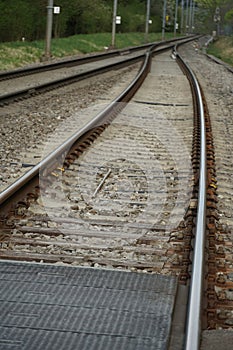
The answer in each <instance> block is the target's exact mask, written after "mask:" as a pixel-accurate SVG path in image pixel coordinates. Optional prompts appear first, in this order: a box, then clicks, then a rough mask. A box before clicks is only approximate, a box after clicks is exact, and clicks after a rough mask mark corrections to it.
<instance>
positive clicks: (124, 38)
mask: <svg viewBox="0 0 233 350" xmlns="http://www.w3.org/2000/svg"><path fill="white" fill-rule="evenodd" d="M172 37H173V34H172V33H167V34H166V38H165V39H170V38H172ZM144 39H145V35H144V33H117V34H116V38H115V44H116V48H119V49H121V48H125V47H129V46H136V45H140V44H143V43H144ZM160 40H161V33H149V35H148V41H149V42H154V41H160ZM111 41H112V34H111V33H99V34H80V35H75V36H71V37H68V38H59V39H52V42H51V52H52V56H53V57H54V58H59V57H60V58H61V57H65V56H71V55H77V54H86V53H91V52H101V51H104V50H105V47H109V46H110V45H111ZM44 50H45V42H44V41H33V42H27V41H25V42H11V43H0V70H10V69H14V68H18V67H23V66H26V65H29V64H33V63H38V62H40V60H41V58H42V56H43V54H44Z"/></svg>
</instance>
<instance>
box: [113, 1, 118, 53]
mask: <svg viewBox="0 0 233 350" xmlns="http://www.w3.org/2000/svg"><path fill="white" fill-rule="evenodd" d="M116 14H117V0H114V5H113V16H112V47H115V36H116Z"/></svg>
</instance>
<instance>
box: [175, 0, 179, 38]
mask: <svg viewBox="0 0 233 350" xmlns="http://www.w3.org/2000/svg"><path fill="white" fill-rule="evenodd" d="M177 12H178V0H176V8H175V23H174V36H176V30H177V29H178V23H177Z"/></svg>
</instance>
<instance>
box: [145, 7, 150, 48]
mask: <svg viewBox="0 0 233 350" xmlns="http://www.w3.org/2000/svg"><path fill="white" fill-rule="evenodd" d="M149 20H150V0H147V10H146V28H145V42H146V43H147V41H148V32H149Z"/></svg>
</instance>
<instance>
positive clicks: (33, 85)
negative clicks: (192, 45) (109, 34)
mask: <svg viewBox="0 0 233 350" xmlns="http://www.w3.org/2000/svg"><path fill="white" fill-rule="evenodd" d="M185 40H187V38H179V39H173V40H168V41H166V42H160V43H155V44H153V48H154V49H156V48H158V49H159V48H160V49H161V48H162V47H163V48H164V49H166V47H167V46H169V45H172V43H174V42H177V41H178V42H180V41H181V42H182V41H185ZM151 46H152V44H146V45H142V46H138V47H135V48H129V49H127V50H118V51H113V52H108V53H104V54H103V53H102V54H99V55H92V56H87V57H84V58H78V59H69V60H66V61H62V62H58V63H52V64H47V65H42V66H37V67H30V68H25V69H20V70H16V71H10V72H3V73H1V74H0V106H2V107H3V106H4V105H6V104H9V103H11V102H14V101H20V100H22V99H25V98H30V97H32V96H36V95H37V94H41V93H43V92H47V91H50V90H52V89H56V88H59V87H63V86H66V85H68V84H72V83H75V82H78V81H81V80H84V79H87V78H90V77H93V76H96V75H98V74H103V73H104V72H107V71H110V70H116V69H120V68H123V67H128V66H129V65H130V64H135V63H137V62H141V61H142V60H143V57H144V54H145V51H146V50H147V49H148V47H151ZM48 71H50V72H53V74H52V75H51V74H48ZM27 76H28V78H27ZM20 77H21V78H20ZM6 79H7V81H6Z"/></svg>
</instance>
